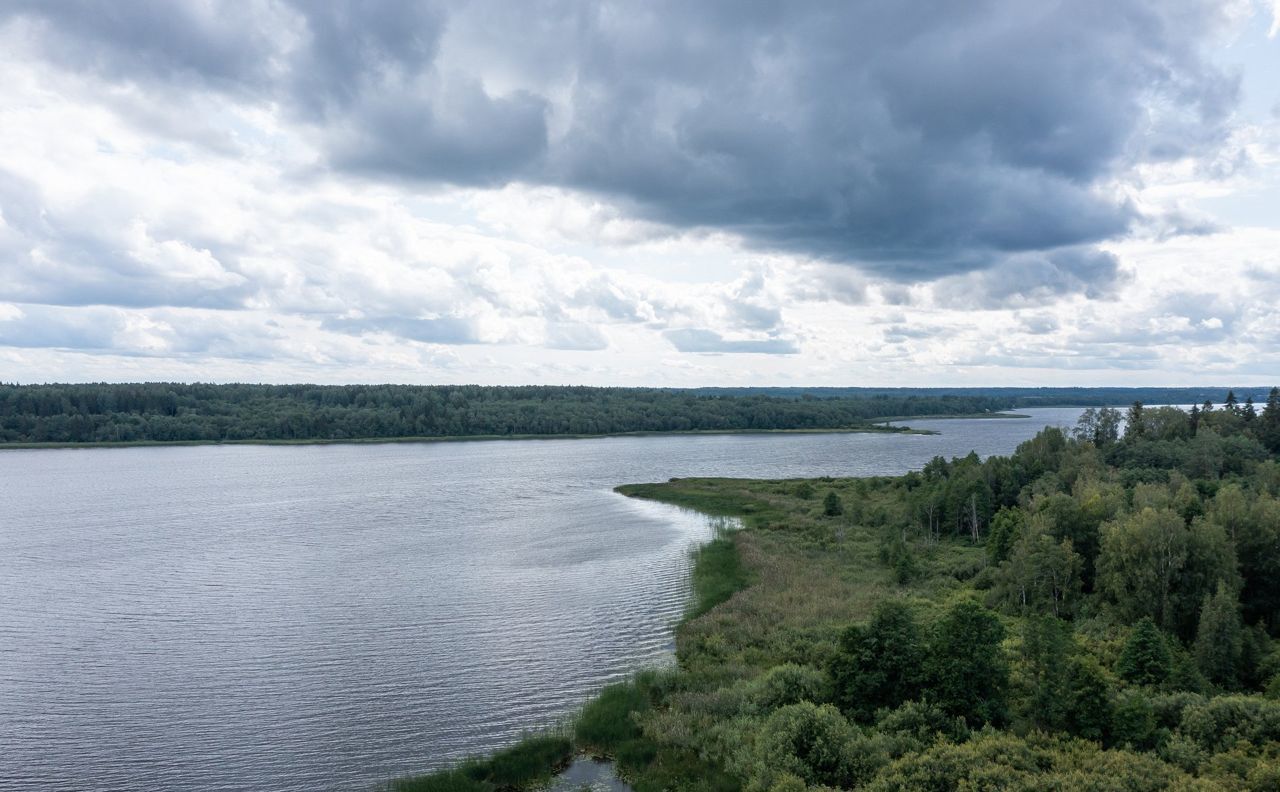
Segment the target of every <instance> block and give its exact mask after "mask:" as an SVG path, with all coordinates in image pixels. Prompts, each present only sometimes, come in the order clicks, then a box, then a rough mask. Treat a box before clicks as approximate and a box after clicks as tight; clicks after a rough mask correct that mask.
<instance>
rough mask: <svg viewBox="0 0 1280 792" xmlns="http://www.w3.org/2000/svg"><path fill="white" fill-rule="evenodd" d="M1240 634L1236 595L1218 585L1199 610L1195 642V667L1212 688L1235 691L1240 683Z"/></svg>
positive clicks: (1241, 643)
mask: <svg viewBox="0 0 1280 792" xmlns="http://www.w3.org/2000/svg"><path fill="white" fill-rule="evenodd" d="M1241 633H1242V630H1241V625H1240V606H1239V604H1238V603H1237V602H1236V597H1235V594H1234V592H1232V591H1231V590H1230V589H1228V588H1227V586H1226V584H1225V583H1219V584H1218V590H1217V592H1215V593H1214V594H1213V596H1211V597H1207V598H1206V599H1205V602H1204V608H1203V609H1202V610H1201V611H1200V627H1199V629H1197V630H1196V643H1195V658H1196V665H1197V666H1198V667H1199V668H1200V672H1201V673H1202V674H1204V675H1205V678H1206V679H1208V680H1209V681H1210V682H1212V683H1214V684H1215V685H1220V686H1221V687H1224V688H1227V689H1234V688H1236V687H1237V686H1238V685H1239V684H1240V656H1241V652H1242V649H1243V636H1242V634H1241Z"/></svg>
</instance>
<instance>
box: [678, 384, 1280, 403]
mask: <svg viewBox="0 0 1280 792" xmlns="http://www.w3.org/2000/svg"><path fill="white" fill-rule="evenodd" d="M1228 390H1231V392H1232V393H1235V394H1236V395H1237V396H1239V397H1240V399H1246V398H1253V399H1257V400H1259V401H1261V400H1263V399H1265V398H1266V397H1267V389H1266V388H1256V387H1255V388H1250V387H1243V388H1231V389H1228V388H1220V387H1195V388H1153V387H1137V388H1115V387H1106V388H1050V387H1037V388H1018V387H1007V386H1001V387H991V388H981V387H967V388H836V387H825V388H796V387H783V388H695V389H694V392H695V393H700V394H709V395H716V396H746V395H756V396H778V397H782V398H790V399H798V398H806V397H808V398H814V399H849V398H864V399H865V398H874V397H885V398H895V399H901V398H906V397H909V396H929V397H933V398H937V397H939V396H959V397H962V398H971V397H975V396H976V397H983V398H988V399H996V400H999V401H1002V402H1005V403H1007V404H1009V405H1011V406H1013V407H1113V406H1115V405H1117V404H1132V403H1134V402H1136V401H1140V402H1143V403H1144V404H1175V405H1176V404H1186V405H1191V404H1200V403H1201V402H1203V401H1205V400H1206V399H1219V398H1221V397H1222V394H1224V393H1226V392H1227V391H1228Z"/></svg>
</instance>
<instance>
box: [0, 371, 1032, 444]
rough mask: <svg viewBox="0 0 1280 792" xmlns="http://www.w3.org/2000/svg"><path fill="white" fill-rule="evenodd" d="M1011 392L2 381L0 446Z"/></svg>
mask: <svg viewBox="0 0 1280 792" xmlns="http://www.w3.org/2000/svg"><path fill="white" fill-rule="evenodd" d="M1010 406H1011V402H1010V399H1008V398H1007V397H993V396H982V395H968V396H965V395H957V394H949V393H937V392H935V393H928V392H920V393H914V394H906V395H902V396H887V395H876V396H875V397H874V398H871V397H868V396H859V397H854V398H849V397H845V398H821V399H819V398H794V397H790V398H788V397H783V396H774V395H763V394H759V393H756V394H746V395H717V394H712V393H707V392H698V391H692V390H670V389H658V388H588V387H551V386H522V387H492V386H478V385H462V386H446V385H441V386H434V385H433V386H417V385H332V386H322V385H243V384H230V385H213V384H191V385H186V384H177V383H144V384H105V383H104V384H80V385H0V443H95V442H157V441H160V442H166V441H168V442H172V441H204V442H218V441H254V440H258V441H264V440H276V441H286V440H356V439H377V438H395V437H472V436H488V435H497V436H506V435H574V434H614V433H622V432H679V431H753V430H755V431H762V430H787V429H793V430H794V429H850V428H857V427H861V426H866V425H868V424H869V423H870V422H872V421H875V420H877V419H883V418H887V417H897V416H902V417H910V416H917V415H957V414H965V413H977V412H987V411H995V410H1002V409H1007V408H1008V407H1010Z"/></svg>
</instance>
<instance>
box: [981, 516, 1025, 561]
mask: <svg viewBox="0 0 1280 792" xmlns="http://www.w3.org/2000/svg"><path fill="white" fill-rule="evenodd" d="M1026 524H1027V515H1026V512H1024V511H1023V510H1022V509H1019V508H1018V507H1017V506H1006V507H1004V508H1002V509H1000V511H998V512H996V515H995V517H993V518H992V519H991V531H990V532H989V533H988V534H987V558H988V559H989V560H990V561H991V563H992V565H997V566H998V565H999V564H1000V563H1001V562H1003V561H1004V560H1005V559H1007V558H1008V557H1009V554H1010V553H1012V552H1013V546H1014V545H1015V544H1017V542H1018V539H1019V538H1021V536H1022V531H1023V530H1024V529H1025V527H1026Z"/></svg>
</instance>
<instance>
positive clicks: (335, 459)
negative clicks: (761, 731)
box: [0, 409, 1080, 792]
mask: <svg viewBox="0 0 1280 792" xmlns="http://www.w3.org/2000/svg"><path fill="white" fill-rule="evenodd" d="M1023 412H1025V413H1028V414H1031V415H1032V417H1031V418H1025V419H999V420H967V419H959V420H941V421H913V422H910V425H912V426H916V427H920V428H930V429H936V430H938V431H940V432H941V434H938V435H890V434H792V435H783V434H780V435H696V436H693V435H681V436H666V437H659V436H651V437H618V438H601V439H591V440H528V441H485V442H451V443H415V444H386V445H316V446H195V447H139V448H115V449H108V448H102V449H65V450H32V451H24V450H10V451H3V452H0V789H4V790H9V791H12V792H16V791H17V790H35V789H40V790H46V789H77V790H78V789H94V790H138V789H174V788H178V787H185V788H190V789H200V790H248V789H254V790H317V789H320V790H327V789H343V790H352V789H354V790H368V789H371V788H374V787H376V786H377V785H378V784H379V783H380V782H383V781H386V780H388V779H390V778H392V777H394V776H397V775H401V774H405V773H410V772H421V771H425V770H429V769H433V768H437V767H440V766H443V765H446V764H448V763H450V762H451V761H454V760H456V759H458V758H460V757H462V756H465V755H468V754H473V753H479V752H484V751H486V750H489V749H492V748H496V747H501V746H503V745H505V744H508V743H510V742H512V741H513V740H514V739H515V738H517V737H518V736H519V735H520V733H521V732H522V731H525V730H529V729H534V728H537V727H539V726H543V725H546V724H549V723H553V722H555V721H556V720H557V719H559V718H563V717H564V716H566V715H567V714H569V713H571V712H572V711H573V710H574V709H575V708H576V707H577V706H578V705H579V704H580V703H581V702H582V701H583V700H584V699H585V698H586V697H587V696H588V695H589V694H590V693H591V692H592V691H594V690H596V689H598V688H599V687H600V686H601V685H603V684H606V683H608V682H610V681H614V680H618V679H621V678H623V677H624V676H626V675H628V674H629V673H631V672H633V671H634V670H636V669H638V668H641V667H645V666H652V665H656V664H661V663H664V662H670V658H671V648H672V647H671V640H672V638H671V627H672V625H673V623H674V622H675V621H676V620H677V619H678V618H679V616H680V614H681V612H682V610H683V608H684V607H685V605H686V603H687V601H688V587H687V580H688V572H689V569H688V565H689V551H690V550H691V549H692V548H693V547H694V546H696V545H697V544H698V543H700V542H702V541H705V540H706V539H707V538H708V537H709V536H710V535H711V533H712V531H713V526H712V524H711V521H709V520H707V519H705V518H703V517H701V516H699V515H697V514H693V513H690V512H686V511H682V510H679V509H674V508H671V507H667V506H663V505H660V504H653V503H645V502H640V501H633V500H629V499H627V498H623V497H621V496H619V495H617V494H615V493H613V492H612V491H611V490H612V488H613V487H614V486H616V485H618V484H623V483H630V482H641V481H663V480H666V479H667V478H670V477H673V476H679V477H685V476H734V477H748V478H790V477H801V476H821V475H831V476H865V475H881V474H898V473H903V472H906V471H907V470H911V469H916V468H919V467H920V466H922V465H923V464H924V463H925V462H927V461H928V460H929V459H930V458H931V457H933V456H935V455H938V454H941V455H943V456H947V457H951V456H959V455H964V454H967V453H968V452H969V451H970V450H976V451H977V452H978V453H979V454H981V455H983V456H986V455H989V454H994V453H1002V454H1003V453H1009V452H1011V451H1012V450H1013V448H1014V447H1015V446H1016V445H1017V444H1018V443H1019V442H1021V441H1022V440H1025V439H1027V438H1029V437H1031V436H1032V435H1034V434H1035V433H1036V431H1038V430H1039V429H1040V428H1041V427H1043V426H1044V425H1045V424H1048V423H1053V424H1062V425H1070V424H1074V422H1075V420H1076V417H1077V416H1078V415H1079V413H1080V410H1078V409H1036V410H1024V411H1023Z"/></svg>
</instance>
